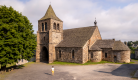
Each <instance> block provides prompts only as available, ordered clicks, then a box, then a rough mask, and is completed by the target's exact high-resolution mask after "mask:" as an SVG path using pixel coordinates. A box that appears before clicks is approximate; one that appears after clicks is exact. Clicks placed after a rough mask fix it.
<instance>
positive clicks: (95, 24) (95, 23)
mask: <svg viewBox="0 0 138 80" xmlns="http://www.w3.org/2000/svg"><path fill="white" fill-rule="evenodd" d="M94 26H97V22H96V18H95V22H94Z"/></svg>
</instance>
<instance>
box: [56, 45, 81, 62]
mask: <svg viewBox="0 0 138 80" xmlns="http://www.w3.org/2000/svg"><path fill="white" fill-rule="evenodd" d="M59 50H61V58H60V57H59ZM72 50H74V58H72ZM82 52H83V50H82V48H79V47H78V48H77V47H74V48H69V47H66V48H56V59H57V61H62V62H74V63H82V62H83V60H82Z"/></svg>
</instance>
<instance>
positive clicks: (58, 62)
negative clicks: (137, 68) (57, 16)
mask: <svg viewBox="0 0 138 80" xmlns="http://www.w3.org/2000/svg"><path fill="white" fill-rule="evenodd" d="M104 63H113V64H133V63H134V62H130V63H114V62H109V61H101V62H91V61H88V62H86V63H84V64H80V63H70V62H60V61H54V62H53V63H50V64H49V65H94V64H104Z"/></svg>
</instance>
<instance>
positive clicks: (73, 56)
mask: <svg viewBox="0 0 138 80" xmlns="http://www.w3.org/2000/svg"><path fill="white" fill-rule="evenodd" d="M72 58H74V50H72Z"/></svg>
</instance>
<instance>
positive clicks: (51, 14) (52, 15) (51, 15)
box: [40, 4, 61, 21]
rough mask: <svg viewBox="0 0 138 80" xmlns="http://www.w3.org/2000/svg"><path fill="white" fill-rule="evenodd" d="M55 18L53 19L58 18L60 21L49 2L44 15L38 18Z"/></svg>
mask: <svg viewBox="0 0 138 80" xmlns="http://www.w3.org/2000/svg"><path fill="white" fill-rule="evenodd" d="M49 18H51V19H55V20H58V21H61V20H60V19H59V18H58V17H57V16H56V14H55V12H54V10H53V8H52V6H51V4H50V5H49V7H48V9H47V11H46V13H45V15H44V16H43V17H42V18H41V19H40V20H44V19H49Z"/></svg>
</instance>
